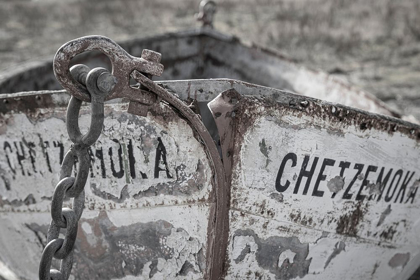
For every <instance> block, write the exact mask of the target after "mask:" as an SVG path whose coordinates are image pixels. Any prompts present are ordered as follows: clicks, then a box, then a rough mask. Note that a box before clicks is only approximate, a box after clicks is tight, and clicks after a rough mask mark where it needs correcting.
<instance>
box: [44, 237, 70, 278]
mask: <svg viewBox="0 0 420 280" xmlns="http://www.w3.org/2000/svg"><path fill="white" fill-rule="evenodd" d="M63 242H64V240H63V239H61V238H60V239H54V240H51V241H50V242H49V243H48V244H47V246H45V248H44V251H42V256H41V262H40V264H39V272H38V276H39V280H51V277H50V268H51V261H52V258H53V257H54V254H55V252H56V251H57V250H58V249H59V248H61V245H63Z"/></svg>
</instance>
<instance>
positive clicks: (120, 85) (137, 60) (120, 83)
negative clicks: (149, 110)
mask: <svg viewBox="0 0 420 280" xmlns="http://www.w3.org/2000/svg"><path fill="white" fill-rule="evenodd" d="M93 50H97V51H100V52H102V53H104V54H105V55H106V56H107V57H108V58H109V60H110V61H111V64H112V72H111V74H112V76H113V77H115V80H113V78H112V77H110V76H103V77H101V78H99V79H98V83H99V84H98V87H99V88H100V89H101V90H104V91H105V90H106V89H109V88H110V87H111V86H112V84H113V83H114V82H115V81H116V84H115V86H113V88H112V89H111V91H110V93H109V94H108V95H107V97H106V100H110V99H115V98H127V99H129V100H130V101H136V102H140V103H143V104H152V103H153V102H155V101H156V98H155V96H154V95H153V94H151V93H150V92H144V91H143V90H141V89H140V90H139V89H138V88H133V87H131V86H130V74H131V73H132V72H133V71H134V70H137V71H139V72H141V73H145V74H147V75H154V76H160V75H161V74H162V72H163V68H164V67H163V65H162V64H160V59H161V55H160V53H157V52H154V51H151V50H143V53H142V57H134V56H131V55H130V54H128V53H127V52H126V51H125V50H124V49H123V48H121V47H120V46H119V45H118V44H117V43H115V42H114V41H113V40H111V39H109V38H107V37H104V36H86V37H81V38H78V39H75V40H72V41H70V42H67V43H66V44H64V45H63V46H61V47H60V49H59V50H58V51H57V53H56V55H55V57H54V63H53V69H54V74H55V76H56V78H57V80H58V81H59V82H60V84H61V85H62V86H63V88H65V89H66V90H67V91H68V92H69V93H70V94H71V95H73V96H75V97H76V98H78V99H80V100H83V101H87V102H90V101H91V97H90V95H89V93H88V91H87V89H86V87H85V86H84V85H83V82H82V83H80V82H78V81H76V80H75V79H74V78H73V77H72V75H71V74H70V69H69V66H70V61H71V59H72V58H74V57H75V56H76V55H78V54H81V53H83V52H86V51H93ZM82 76H83V75H82Z"/></svg>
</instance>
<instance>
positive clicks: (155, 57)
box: [127, 49, 162, 117]
mask: <svg viewBox="0 0 420 280" xmlns="http://www.w3.org/2000/svg"><path fill="white" fill-rule="evenodd" d="M141 58H143V59H145V60H147V61H150V62H152V63H160V60H161V58H162V55H161V54H160V53H158V52H155V51H152V50H148V49H144V50H143V51H142V53H141ZM143 74H144V75H145V76H146V77H147V78H149V79H150V80H151V79H152V78H153V75H152V74H147V73H143ZM139 90H141V91H142V95H143V96H144V100H142V101H138V100H136V101H134V100H131V101H130V103H129V104H128V109H127V112H128V113H130V114H134V115H138V116H142V117H145V116H147V112H148V111H149V108H150V106H151V105H153V104H157V103H159V99H158V98H157V96H156V94H154V93H152V92H150V91H149V89H148V88H147V87H145V86H143V85H141V84H140V87H139Z"/></svg>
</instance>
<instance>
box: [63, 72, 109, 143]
mask: <svg viewBox="0 0 420 280" xmlns="http://www.w3.org/2000/svg"><path fill="white" fill-rule="evenodd" d="M104 73H108V70H106V69H105V68H95V69H93V70H91V71H90V72H89V74H88V75H87V78H86V87H87V88H88V90H89V92H90V93H91V95H92V96H91V100H92V103H91V118H90V126H89V131H88V132H87V133H86V134H85V135H82V133H81V132H80V128H79V112H80V107H81V106H82V101H81V100H79V99H77V98H75V97H74V96H72V97H71V99H70V102H69V105H68V107H67V122H66V125H67V132H68V134H69V137H70V140H71V141H72V142H73V143H75V144H79V145H85V146H90V145H92V144H93V143H95V141H96V140H97V139H98V137H99V136H100V135H101V132H102V126H103V123H104V104H103V103H104V100H105V95H106V93H104V92H102V91H101V90H100V89H99V88H98V85H97V81H98V77H99V76H101V75H102V74H104Z"/></svg>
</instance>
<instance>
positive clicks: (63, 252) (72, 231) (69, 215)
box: [44, 208, 78, 260]
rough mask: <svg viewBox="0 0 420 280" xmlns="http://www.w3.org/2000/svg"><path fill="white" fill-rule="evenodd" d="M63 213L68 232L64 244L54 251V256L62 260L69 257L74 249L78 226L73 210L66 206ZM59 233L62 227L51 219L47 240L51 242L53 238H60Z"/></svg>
mask: <svg viewBox="0 0 420 280" xmlns="http://www.w3.org/2000/svg"><path fill="white" fill-rule="evenodd" d="M62 213H63V216H64V218H65V219H66V224H67V228H66V233H65V237H64V241H63V244H62V245H61V247H60V248H58V249H57V250H56V251H55V252H54V258H56V259H60V260H61V259H64V258H65V257H67V256H68V255H69V254H70V252H71V251H72V250H73V246H74V243H75V242H76V237H77V226H78V220H76V213H75V212H74V211H73V210H71V209H68V208H67V209H66V208H65V209H63V210H62ZM59 234H60V227H59V226H58V225H56V224H55V223H54V221H51V224H50V227H49V228H48V237H47V241H49V242H50V241H52V240H55V239H58V235H59ZM44 250H45V249H44Z"/></svg>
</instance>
